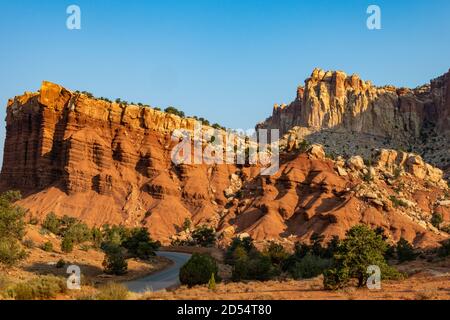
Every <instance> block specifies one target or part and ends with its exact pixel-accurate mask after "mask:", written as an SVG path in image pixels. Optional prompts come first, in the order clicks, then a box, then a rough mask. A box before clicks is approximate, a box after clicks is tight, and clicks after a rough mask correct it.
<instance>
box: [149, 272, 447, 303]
mask: <svg viewBox="0 0 450 320" xmlns="http://www.w3.org/2000/svg"><path fill="white" fill-rule="evenodd" d="M141 298H143V299H149V300H157V299H163V300H203V299H212V300H234V299H237V300H430V299H433V300H434V299H439V300H448V299H450V276H449V275H447V276H445V277H444V276H443V277H433V276H425V275H421V276H413V277H411V278H409V279H407V280H405V281H401V282H398V281H395V282H394V281H384V282H383V283H382V288H381V290H369V289H367V288H363V289H357V288H350V287H349V288H346V289H342V290H338V291H325V290H323V285H322V277H318V278H315V279H311V280H300V281H295V280H287V281H283V282H280V281H268V282H264V283H263V282H249V283H228V284H218V285H217V288H216V290H215V291H211V290H209V289H208V288H207V286H201V287H200V286H198V287H194V288H191V289H188V288H187V287H181V288H179V289H177V290H175V291H172V292H159V293H147V294H144V295H143V296H142V297H141Z"/></svg>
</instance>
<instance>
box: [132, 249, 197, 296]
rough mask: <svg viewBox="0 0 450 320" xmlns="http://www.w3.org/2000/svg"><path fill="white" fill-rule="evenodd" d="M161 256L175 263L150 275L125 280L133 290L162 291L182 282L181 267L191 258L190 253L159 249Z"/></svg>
mask: <svg viewBox="0 0 450 320" xmlns="http://www.w3.org/2000/svg"><path fill="white" fill-rule="evenodd" d="M156 254H157V255H158V256H160V257H165V258H168V259H170V260H172V261H173V262H174V263H173V264H172V265H170V266H169V267H168V268H166V269H163V270H161V271H158V272H156V273H154V274H151V275H149V276H146V277H143V278H140V279H136V280H133V281H128V282H125V283H124V285H125V286H127V287H128V290H129V291H131V292H138V293H142V292H146V291H160V290H163V289H166V288H170V287H173V286H176V285H178V284H180V280H179V273H180V269H181V267H182V266H183V265H184V264H185V263H186V262H187V261H188V260H189V258H190V257H191V255H190V254H187V253H180V252H169V251H158V252H157V253H156Z"/></svg>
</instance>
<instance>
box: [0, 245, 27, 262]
mask: <svg viewBox="0 0 450 320" xmlns="http://www.w3.org/2000/svg"><path fill="white" fill-rule="evenodd" d="M26 256H27V254H26V252H25V251H24V250H23V249H22V246H21V245H20V243H19V242H18V241H17V240H14V239H8V238H6V239H0V263H2V264H4V265H6V266H8V267H11V266H14V265H16V264H17V263H18V262H19V261H20V260H23V259H24V258H25V257H26Z"/></svg>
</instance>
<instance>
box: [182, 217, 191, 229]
mask: <svg viewBox="0 0 450 320" xmlns="http://www.w3.org/2000/svg"><path fill="white" fill-rule="evenodd" d="M191 226H192V221H191V219H189V218H186V219H184V222H183V226H182V229H183V231H186V230H189V229H190V228H191Z"/></svg>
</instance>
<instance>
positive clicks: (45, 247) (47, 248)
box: [41, 241, 53, 252]
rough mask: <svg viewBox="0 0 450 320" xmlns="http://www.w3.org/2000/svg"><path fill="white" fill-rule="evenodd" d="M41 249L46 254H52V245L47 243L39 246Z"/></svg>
mask: <svg viewBox="0 0 450 320" xmlns="http://www.w3.org/2000/svg"><path fill="white" fill-rule="evenodd" d="M41 249H42V250H44V251H46V252H53V243H51V242H50V241H47V242H45V243H44V244H43V245H42V246H41Z"/></svg>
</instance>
